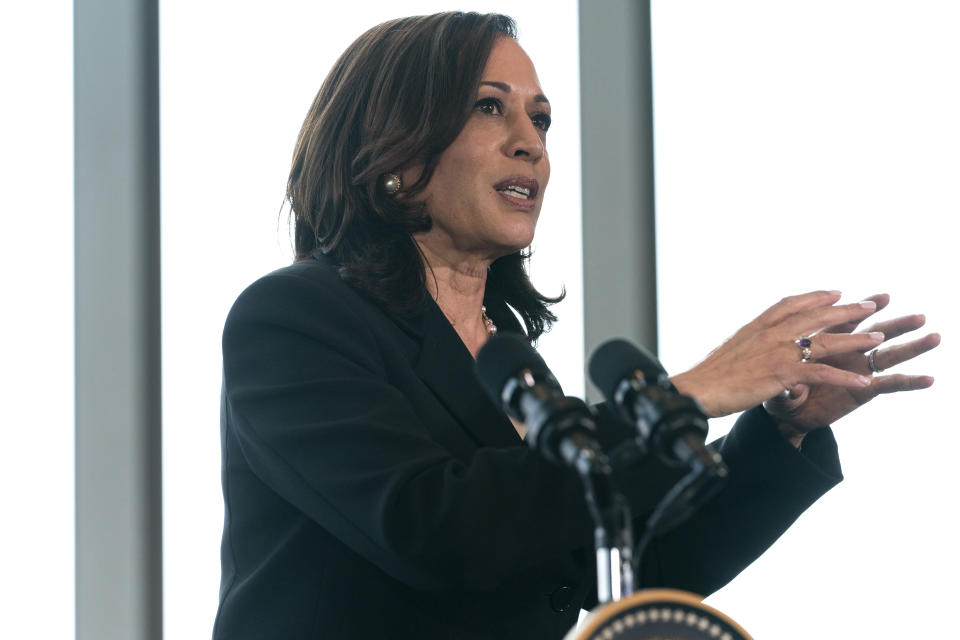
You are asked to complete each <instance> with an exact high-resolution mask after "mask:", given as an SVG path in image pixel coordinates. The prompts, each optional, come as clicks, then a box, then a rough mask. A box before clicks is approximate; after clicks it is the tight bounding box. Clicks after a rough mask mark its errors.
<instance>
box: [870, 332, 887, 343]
mask: <svg viewBox="0 0 960 640" xmlns="http://www.w3.org/2000/svg"><path fill="white" fill-rule="evenodd" d="M867 335H869V336H870V339H871V340H873V341H874V342H883V341H884V339H885V338H886V336H885V335H883V334H882V333H880V332H879V331H871V332H870V333H869V334H867Z"/></svg>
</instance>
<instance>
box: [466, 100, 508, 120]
mask: <svg viewBox="0 0 960 640" xmlns="http://www.w3.org/2000/svg"><path fill="white" fill-rule="evenodd" d="M473 108H474V109H475V110H476V111H479V112H480V113H485V114H486V115H488V116H502V115H503V103H502V102H500V100H498V99H497V98H481V99H479V100H477V101H476V103H475V104H474V105H473Z"/></svg>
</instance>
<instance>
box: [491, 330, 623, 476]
mask: <svg viewBox="0 0 960 640" xmlns="http://www.w3.org/2000/svg"><path fill="white" fill-rule="evenodd" d="M477 376H478V378H479V379H480V384H481V385H482V386H483V388H484V389H485V390H486V392H487V394H489V396H490V398H491V399H492V400H493V402H494V403H495V404H497V405H498V406H501V407H503V410H504V411H505V412H506V413H507V415H509V416H510V417H512V418H515V419H517V420H521V421H523V422H524V423H525V424H526V427H527V436H526V437H527V440H528V442H529V443H530V446H532V447H533V448H534V449H536V450H538V451H539V452H540V453H541V454H542V455H543V456H544V457H545V458H547V459H548V460H550V461H551V462H554V463H562V464H566V465H568V466H571V467H575V468H577V469H578V470H579V471H580V472H581V473H586V472H591V471H593V472H596V471H600V472H601V473H605V471H603V470H602V468H605V467H606V466H607V461H606V456H605V455H604V454H603V452H602V450H601V447H600V445H599V444H598V443H597V442H596V440H594V437H593V434H594V433H595V432H596V428H597V427H596V423H595V422H594V419H593V414H592V412H591V411H590V408H589V407H587V405H586V403H584V402H583V400H580V399H579V398H574V397H570V396H564V395H563V390H562V389H561V388H560V383H559V382H557V379H556V378H555V377H554V376H553V374H552V373H551V372H550V369H549V368H548V367H547V364H546V363H545V362H544V361H543V358H541V357H540V355H539V354H538V353H537V352H536V351H534V349H533V347H531V346H530V345H529V344H528V343H527V341H526V340H524V339H523V338H522V337H520V336H518V335H512V334H508V333H502V334H497V335H495V336H493V337H492V338H490V339H489V340H487V342H486V344H484V345H483V347H482V348H481V349H480V352H479V353H477Z"/></svg>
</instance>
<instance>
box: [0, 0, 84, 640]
mask: <svg viewBox="0 0 960 640" xmlns="http://www.w3.org/2000/svg"><path fill="white" fill-rule="evenodd" d="M0 216H2V223H0V224H2V228H3V232H2V233H0V295H2V300H3V301H2V302H0V305H2V306H0V435H2V440H0V638H72V637H73V627H74V622H73V610H74V599H73V594H74V586H73V585H74V579H73V576H74V568H73V567H74V563H73V546H74V542H73V541H74V525H73V522H74V520H73V514H74V511H73V498H74V495H73V488H74V483H73V475H74V474H73V424H74V422H73V380H74V377H73V12H72V7H71V3H70V2H67V1H66V0H59V1H54V0H51V1H49V2H37V3H27V2H24V3H16V4H15V5H14V3H4V4H2V5H0Z"/></svg>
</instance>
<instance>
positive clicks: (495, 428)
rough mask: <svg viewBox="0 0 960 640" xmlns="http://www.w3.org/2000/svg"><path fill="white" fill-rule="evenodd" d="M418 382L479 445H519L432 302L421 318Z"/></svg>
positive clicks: (470, 362)
mask: <svg viewBox="0 0 960 640" xmlns="http://www.w3.org/2000/svg"><path fill="white" fill-rule="evenodd" d="M422 340H423V341H422V348H421V351H420V358H419V360H418V361H417V364H416V366H415V367H414V369H415V371H416V373H417V375H418V376H420V378H421V379H422V380H423V381H424V382H425V383H426V384H427V386H429V387H430V389H431V391H433V393H434V394H435V395H436V396H437V397H438V398H439V399H440V401H441V402H442V403H443V404H444V406H446V408H447V410H448V411H449V412H450V413H451V414H452V415H453V416H454V417H455V418H456V419H457V421H458V422H459V423H460V424H461V425H462V426H463V427H464V429H465V430H467V431H468V432H470V434H471V435H472V436H473V438H474V439H475V440H476V441H477V442H478V443H479V444H480V445H486V446H494V447H510V446H516V445H518V444H521V443H522V442H523V441H522V440H521V439H520V436H519V435H517V431H516V429H514V427H513V424H512V423H511V422H510V420H509V419H508V418H507V416H506V414H505V413H503V411H502V410H501V409H500V407H497V406H496V405H494V404H493V401H492V400H491V399H490V398H489V397H488V396H487V394H486V393H485V392H484V390H483V388H482V387H481V386H480V382H479V381H478V380H477V377H476V372H475V366H474V360H473V356H471V355H470V352H469V351H468V350H467V347H466V346H465V345H464V344H463V341H461V340H460V336H458V335H457V332H456V331H455V330H454V329H453V327H452V326H451V325H450V323H449V322H448V321H447V318H446V317H445V316H444V315H443V312H442V311H440V308H439V307H438V306H437V305H436V303H435V302H433V300H429V301H428V302H427V309H426V311H425V313H424V315H423V338H422Z"/></svg>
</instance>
